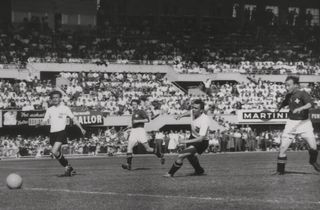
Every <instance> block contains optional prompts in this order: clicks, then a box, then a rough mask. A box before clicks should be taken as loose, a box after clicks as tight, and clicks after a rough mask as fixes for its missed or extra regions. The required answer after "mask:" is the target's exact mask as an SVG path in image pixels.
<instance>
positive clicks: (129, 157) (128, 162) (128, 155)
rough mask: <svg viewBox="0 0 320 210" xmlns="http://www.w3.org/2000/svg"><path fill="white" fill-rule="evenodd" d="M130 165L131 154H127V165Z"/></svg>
mask: <svg viewBox="0 0 320 210" xmlns="http://www.w3.org/2000/svg"><path fill="white" fill-rule="evenodd" d="M131 163H132V153H127V164H128V165H131Z"/></svg>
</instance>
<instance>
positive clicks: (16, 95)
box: [0, 72, 320, 118]
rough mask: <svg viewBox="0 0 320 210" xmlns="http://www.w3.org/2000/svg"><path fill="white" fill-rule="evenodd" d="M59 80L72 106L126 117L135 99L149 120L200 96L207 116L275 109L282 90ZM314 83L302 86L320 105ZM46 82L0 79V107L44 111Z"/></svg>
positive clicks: (118, 76) (159, 80)
mask: <svg viewBox="0 0 320 210" xmlns="http://www.w3.org/2000/svg"><path fill="white" fill-rule="evenodd" d="M60 76H61V77H63V78H66V79H68V80H69V81H70V84H69V85H64V86H63V87H62V91H63V92H65V94H64V97H63V101H64V103H66V104H67V105H68V106H71V107H82V108H84V109H94V110H100V111H102V112H104V113H106V114H108V115H129V114H131V108H130V101H131V100H132V99H140V100H141V102H142V103H141V106H142V108H143V109H144V110H146V111H147V113H148V114H149V116H150V117H151V118H153V117H155V116H158V115H160V114H181V113H183V112H185V111H187V110H188V109H189V102H190V100H193V99H195V98H202V99H203V100H204V101H205V103H206V110H207V111H208V113H209V114H235V112H236V111H237V110H239V109H261V110H262V109H268V110H270V109H275V108H276V107H277V105H278V104H279V103H280V101H281V100H282V99H283V95H284V93H285V91H286V90H285V86H284V84H283V83H281V84H280V83H274V82H270V81H262V80H260V79H258V80H255V79H252V80H251V81H250V82H247V83H232V82H226V83H220V82H214V81H210V80H208V81H207V82H205V85H204V87H203V88H204V91H205V93H206V94H203V95H188V94H186V93H184V92H183V91H182V90H181V89H179V88H178V87H176V86H175V85H173V84H172V83H171V82H170V81H168V80H167V79H166V77H165V75H163V74H149V73H141V74H140V73H138V74H132V73H124V72H123V73H102V72H89V73H84V72H82V73H70V72H62V73H60ZM319 84H320V83H315V84H309V85H304V86H303V88H304V89H305V90H306V91H307V92H309V93H311V95H312V96H313V98H314V99H315V103H316V104H317V105H318V106H319V105H320V96H319ZM52 89H53V84H52V83H51V82H50V81H40V80H38V79H35V80H34V81H32V82H25V81H17V80H5V79H2V80H0V109H10V108H13V109H22V110H24V111H27V110H37V109H46V108H47V107H48V103H49V96H48V95H49V92H50V91H52Z"/></svg>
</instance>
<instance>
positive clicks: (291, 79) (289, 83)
mask: <svg viewBox="0 0 320 210" xmlns="http://www.w3.org/2000/svg"><path fill="white" fill-rule="evenodd" d="M298 87H299V77H296V76H288V77H287V79H286V89H287V91H288V93H292V91H293V90H294V89H296V88H298Z"/></svg>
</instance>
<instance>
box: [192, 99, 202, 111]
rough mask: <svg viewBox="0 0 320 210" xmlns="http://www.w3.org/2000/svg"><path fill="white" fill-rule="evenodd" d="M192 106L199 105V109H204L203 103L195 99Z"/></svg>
mask: <svg viewBox="0 0 320 210" xmlns="http://www.w3.org/2000/svg"><path fill="white" fill-rule="evenodd" d="M193 103H194V104H199V105H200V109H202V110H203V109H204V102H203V101H202V100H201V99H196V100H194V101H193Z"/></svg>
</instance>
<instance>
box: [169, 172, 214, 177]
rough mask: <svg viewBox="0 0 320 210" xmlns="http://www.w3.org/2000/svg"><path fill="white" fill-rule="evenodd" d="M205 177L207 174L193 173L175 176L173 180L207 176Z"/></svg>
mask: <svg viewBox="0 0 320 210" xmlns="http://www.w3.org/2000/svg"><path fill="white" fill-rule="evenodd" d="M207 175H208V174H201V175H195V174H194V173H188V174H178V175H175V176H174V178H183V177H190V176H194V177H199V176H207Z"/></svg>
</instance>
